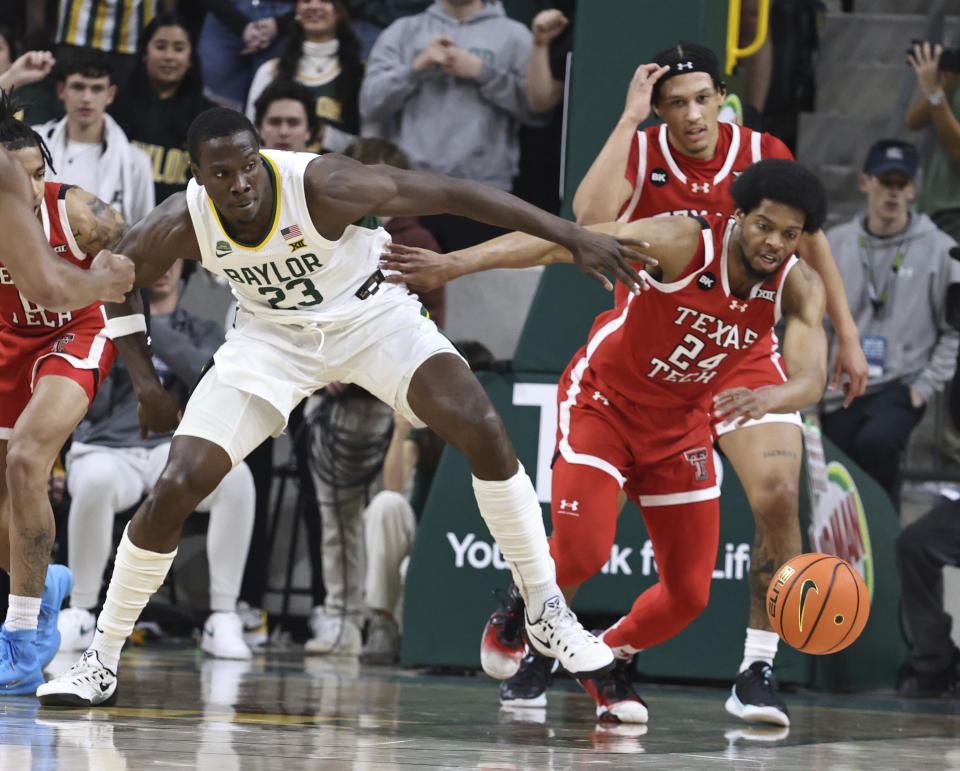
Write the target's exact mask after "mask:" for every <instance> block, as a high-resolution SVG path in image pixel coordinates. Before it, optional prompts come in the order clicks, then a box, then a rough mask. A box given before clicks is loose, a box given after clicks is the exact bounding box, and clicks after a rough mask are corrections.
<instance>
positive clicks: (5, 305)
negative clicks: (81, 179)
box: [0, 182, 101, 335]
mask: <svg viewBox="0 0 960 771" xmlns="http://www.w3.org/2000/svg"><path fill="white" fill-rule="evenodd" d="M70 188H71V185H62V184H60V183H58V182H47V183H46V189H45V191H44V194H43V203H42V204H41V205H40V219H41V221H42V222H43V232H44V233H45V234H46V236H47V238H48V239H49V241H50V246H51V247H53V251H55V252H56V253H57V254H59V255H60V256H61V257H62V258H63V259H65V260H66V261H67V262H72V263H73V264H74V265H76V266H77V267H80V268H83V269H88V268H89V267H90V262H91V259H92V258H91V255H89V254H84V253H83V252H82V251H81V250H80V247H79V246H78V245H77V242H76V240H75V239H74V237H73V232H72V231H71V230H70V223H69V222H68V220H67V190H69V189H70ZM100 305H101V303H99V302H97V303H93V304H92V305H88V306H87V307H86V308H82V309H80V310H77V311H72V312H69V311H65V312H63V313H58V312H56V311H48V310H47V309H46V308H42V307H41V306H39V305H37V304H36V303H34V302H31V301H30V300H28V299H27V298H26V297H24V296H23V295H22V294H20V292H19V291H18V290H17V287H16V286H15V285H14V283H13V278H12V276H11V275H10V273H9V271H7V269H6V268H5V267H3V265H2V264H0V325H5V326H8V327H14V328H15V329H17V331H18V332H21V333H22V334H25V335H34V334H36V335H46V334H48V333H49V332H50V331H51V330H53V329H57V328H59V327H62V326H63V325H64V324H66V323H67V322H69V321H73V320H75V319H79V318H80V317H81V316H84V315H86V314H90V313H95V314H97V315H98V316H99V315H101V314H100V310H99V308H100Z"/></svg>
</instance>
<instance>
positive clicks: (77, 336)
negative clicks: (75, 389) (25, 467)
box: [0, 308, 117, 440]
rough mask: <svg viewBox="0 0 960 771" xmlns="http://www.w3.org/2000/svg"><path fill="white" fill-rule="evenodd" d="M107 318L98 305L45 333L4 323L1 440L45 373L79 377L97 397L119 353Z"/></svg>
mask: <svg viewBox="0 0 960 771" xmlns="http://www.w3.org/2000/svg"><path fill="white" fill-rule="evenodd" d="M105 321H106V315H105V313H104V312H103V309H102V308H97V309H96V311H95V312H90V313H84V314H83V316H81V317H80V318H77V319H74V320H73V321H70V322H68V323H67V324H64V325H63V326H62V327H59V328H57V329H54V330H51V331H50V332H49V334H45V335H27V334H24V333H23V332H22V331H20V330H18V329H16V328H15V327H9V326H6V325H0V440H2V439H8V438H9V437H10V433H11V431H12V430H13V426H14V424H15V423H16V422H17V418H19V417H20V413H22V412H23V410H24V408H26V406H27V402H29V401H30V397H31V396H32V395H33V390H34V388H35V387H36V384H37V381H38V380H39V379H40V378H41V377H44V376H46V375H61V376H63V377H68V378H70V379H72V380H75V381H76V382H77V383H79V384H80V385H81V386H82V387H83V390H84V391H86V394H87V398H88V399H89V400H90V401H91V402H92V401H93V397H94V396H96V395H97V389H98V388H99V387H100V383H101V382H103V379H104V378H105V377H106V376H107V373H108V372H109V371H110V367H111V366H113V361H114V359H116V357H117V349H116V348H115V347H114V345H113V342H112V341H111V340H109V339H107V336H106V333H105V332H104V329H103V327H104V323H105Z"/></svg>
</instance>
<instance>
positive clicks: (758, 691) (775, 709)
mask: <svg viewBox="0 0 960 771" xmlns="http://www.w3.org/2000/svg"><path fill="white" fill-rule="evenodd" d="M724 706H725V707H726V709H727V712H729V713H730V714H731V715H736V716H737V717H739V718H742V719H744V720H747V721H750V722H760V723H773V724H774V725H782V726H789V725H790V713H789V712H788V711H787V705H786V704H784V703H783V699H781V698H780V694H779V693H777V678H775V677H774V676H773V667H771V666H770V665H769V664H767V662H765V661H754V662H753V663H752V664H751V665H750V667H749V668H748V669H745V670H743V672H741V673H740V674H739V675H737V679H736V680H735V681H734V683H733V688H732V690H731V692H730V696H729V698H728V699H727V703H726V704H725V705H724Z"/></svg>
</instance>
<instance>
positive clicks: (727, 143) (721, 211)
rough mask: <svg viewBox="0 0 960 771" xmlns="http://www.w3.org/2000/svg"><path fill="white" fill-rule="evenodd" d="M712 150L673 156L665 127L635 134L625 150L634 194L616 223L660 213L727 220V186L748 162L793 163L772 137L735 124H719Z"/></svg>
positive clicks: (729, 206)
mask: <svg viewBox="0 0 960 771" xmlns="http://www.w3.org/2000/svg"><path fill="white" fill-rule="evenodd" d="M719 127H720V130H719V137H718V141H717V150H716V152H715V153H714V154H713V158H711V159H710V160H700V159H698V158H691V157H690V156H688V155H683V154H681V153H677V152H675V151H674V150H673V149H672V148H671V147H670V141H669V139H668V138H667V124H666V123H661V124H660V125H659V126H650V127H649V128H646V129H642V130H640V131H638V132H637V133H636V134H635V135H634V137H633V144H632V145H631V146H630V157H629V159H628V161H627V169H626V172H625V176H626V178H627V181H628V182H629V183H630V184H631V186H632V187H633V195H632V196H631V197H630V200H628V201H627V202H626V203H625V204H624V205H623V208H622V209H621V210H620V216H619V217H618V220H619V221H620V222H633V221H634V220H638V219H643V218H644V217H655V216H657V215H659V214H689V215H691V216H700V217H706V216H708V215H717V216H724V217H725V216H727V215H729V214H733V200H732V199H731V198H730V192H729V188H730V183H731V182H733V180H734V179H736V178H737V176H738V175H739V174H740V172H741V171H743V170H744V169H745V168H747V166H749V165H750V164H751V163H756V162H757V161H759V160H762V159H764V158H786V159H787V160H791V161H792V160H793V155H792V154H791V153H790V150H789V149H787V146H786V145H785V144H783V142H781V141H780V140H779V139H777V138H776V137H775V136H773V135H771V134H761V133H760V132H758V131H753V130H751V129H748V128H743V127H741V126H738V125H736V124H735V123H724V122H721V123H720V124H719Z"/></svg>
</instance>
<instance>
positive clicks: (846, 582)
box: [767, 554, 870, 656]
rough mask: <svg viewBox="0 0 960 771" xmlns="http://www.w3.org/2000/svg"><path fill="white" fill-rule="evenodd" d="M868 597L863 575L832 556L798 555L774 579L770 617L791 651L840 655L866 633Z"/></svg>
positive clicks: (769, 602) (818, 654)
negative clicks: (864, 631)
mask: <svg viewBox="0 0 960 771" xmlns="http://www.w3.org/2000/svg"><path fill="white" fill-rule="evenodd" d="M869 615H870V595H869V593H868V592H867V585H866V583H864V580H863V578H862V577H861V576H860V573H859V572H857V570H856V569H855V568H854V567H852V566H851V565H850V564H849V563H847V562H844V561H843V560H842V559H840V558H839V557H834V556H833V555H832V554H800V555H798V556H796V557H794V558H793V559H792V560H789V561H788V562H786V563H784V565H783V566H782V567H781V568H780V569H779V570H778V571H777V572H776V573H775V574H774V576H773V580H772V581H771V582H770V587H769V588H768V589H767V617H768V618H769V619H770V623H771V624H772V625H773V628H774V631H776V633H777V634H778V635H780V638H781V639H782V640H783V641H784V642H785V643H787V645H789V646H790V647H792V648H796V649H797V650H798V651H802V652H803V653H811V654H814V655H816V656H822V655H824V654H827V653H836V652H837V651H842V650H843V649H844V648H846V647H847V646H848V645H850V644H851V643H852V642H853V641H854V640H856V639H857V638H858V637H859V636H860V633H861V632H862V631H863V628H864V626H866V623H867V617H868V616H869Z"/></svg>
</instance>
